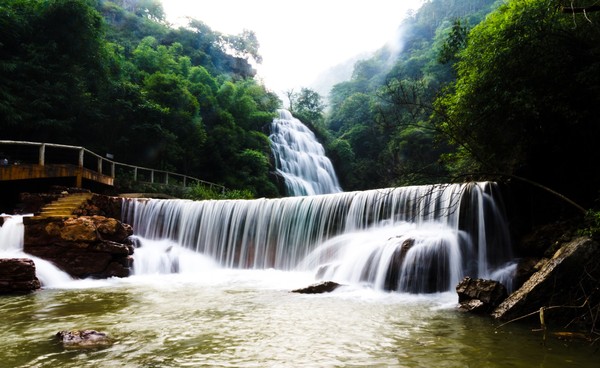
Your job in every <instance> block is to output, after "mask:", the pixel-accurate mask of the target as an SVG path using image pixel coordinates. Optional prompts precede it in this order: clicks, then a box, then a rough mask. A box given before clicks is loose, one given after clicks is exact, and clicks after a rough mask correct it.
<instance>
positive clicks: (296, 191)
mask: <svg viewBox="0 0 600 368" xmlns="http://www.w3.org/2000/svg"><path fill="white" fill-rule="evenodd" d="M278 112H279V118H276V119H273V123H272V124H271V135H270V136H269V139H270V141H271V149H272V151H273V155H274V156H275V165H276V167H277V172H278V173H279V174H280V175H281V176H282V177H283V178H284V180H285V185H286V188H287V193H288V195H291V196H304V195H318V194H329V193H339V192H341V191H342V189H341V188H340V184H339V183H338V179H337V177H336V175H335V171H334V169H333V165H332V164H331V161H330V160H329V158H327V156H325V149H324V148H323V146H322V145H321V144H320V143H319V142H318V141H317V139H316V137H315V135H314V133H313V132H312V131H310V129H308V127H306V125H304V124H302V122H301V121H300V120H298V119H296V118H294V117H293V116H292V114H291V113H290V112H289V111H287V110H279V111H278Z"/></svg>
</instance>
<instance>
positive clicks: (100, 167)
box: [98, 157, 102, 174]
mask: <svg viewBox="0 0 600 368" xmlns="http://www.w3.org/2000/svg"><path fill="white" fill-rule="evenodd" d="M98 173H99V174H102V158H101V157H98Z"/></svg>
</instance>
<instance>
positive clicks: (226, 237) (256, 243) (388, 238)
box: [123, 182, 512, 292]
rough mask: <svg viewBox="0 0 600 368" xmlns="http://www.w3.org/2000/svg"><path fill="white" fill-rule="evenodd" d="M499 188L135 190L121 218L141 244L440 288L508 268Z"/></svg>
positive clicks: (391, 284)
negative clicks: (234, 194)
mask: <svg viewBox="0 0 600 368" xmlns="http://www.w3.org/2000/svg"><path fill="white" fill-rule="evenodd" d="M497 191H498V190H497V185H496V184H495V183H488V182H484V183H470V184H448V185H434V186H414V187H404V188H389V189H381V190H369V191H364V192H348V193H338V194H331V195H320V196H309V197H289V198H277V199H257V200H222V201H215V200H213V201H190V200H147V199H146V200H141V199H137V200H136V199H127V200H124V202H123V218H124V219H125V221H126V222H128V223H130V224H132V225H133V228H134V229H135V233H136V235H137V236H139V237H140V238H141V239H142V242H141V243H142V247H145V246H146V245H145V243H144V241H143V239H151V240H165V241H170V242H172V246H166V248H165V249H167V248H168V249H169V250H168V251H169V252H173V247H181V248H187V249H188V250H193V251H194V252H197V253H200V254H202V255H204V256H208V257H210V258H212V259H213V260H214V261H215V262H216V263H218V264H220V265H222V266H225V267H231V268H259V269H265V268H276V269H283V270H291V269H301V270H309V271H313V272H315V274H316V275H318V276H319V277H320V278H323V279H329V280H334V281H338V282H352V283H359V284H368V285H372V286H373V287H375V288H380V289H386V290H399V291H408V292H437V291H447V290H450V289H451V288H453V287H454V286H455V285H456V283H457V282H458V281H459V280H460V279H461V278H462V277H463V276H466V275H469V276H472V277H490V276H491V275H492V274H493V273H494V272H496V273H497V274H503V275H506V274H507V273H506V272H501V271H502V270H504V269H505V268H504V267H505V265H506V264H507V262H508V261H510V260H511V259H512V255H511V251H510V239H509V235H508V231H507V228H506V225H505V222H504V219H503V216H502V213H501V210H500V209H499V208H498V203H497V201H496V199H495V196H496V193H497ZM171 256H172V254H170V255H169V256H168V257H165V256H164V255H163V259H167V260H169V259H172V257H171ZM172 261H173V262H174V264H175V263H176V262H178V261H177V260H172ZM136 262H138V260H137V259H136V260H135V261H134V268H135V267H136V266H135V263H136ZM139 262H144V261H139ZM170 267H171V266H167V267H165V269H167V270H168V269H169V268H170ZM171 268H172V267H171ZM505 278H506V280H501V281H504V282H507V281H510V275H508V276H505Z"/></svg>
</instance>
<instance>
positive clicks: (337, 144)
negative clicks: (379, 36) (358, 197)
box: [292, 0, 600, 207]
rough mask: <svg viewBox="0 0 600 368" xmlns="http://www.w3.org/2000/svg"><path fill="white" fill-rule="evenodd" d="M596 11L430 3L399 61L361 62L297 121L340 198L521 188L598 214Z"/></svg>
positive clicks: (527, 4) (414, 20)
mask: <svg viewBox="0 0 600 368" xmlns="http://www.w3.org/2000/svg"><path fill="white" fill-rule="evenodd" d="M591 5H595V2H594V1H574V2H573V1H563V2H561V1H556V0H511V1H494V0H478V1H454V0H431V1H426V2H424V4H423V6H422V7H421V8H420V9H419V10H418V11H417V12H415V13H413V14H411V15H410V16H409V17H407V18H406V19H405V20H404V21H403V22H402V24H401V29H402V32H400V34H401V39H399V40H398V44H399V45H401V48H400V49H399V50H400V51H399V52H398V48H394V47H390V46H386V47H383V48H382V49H381V50H379V51H378V52H377V53H376V54H375V55H374V56H373V57H372V58H370V59H367V60H363V61H360V62H358V63H357V64H356V65H355V68H354V73H353V75H352V78H351V79H350V80H349V81H346V82H343V83H339V84H337V85H335V86H334V87H333V89H332V91H331V93H330V96H329V101H330V106H329V111H328V112H327V113H322V114H320V115H319V114H316V115H315V114H314V113H313V115H312V116H311V115H310V114H304V113H303V112H302V111H300V110H298V109H297V110H296V111H295V113H296V115H299V116H301V117H302V119H303V120H305V121H307V122H308V123H309V124H310V125H311V126H312V127H313V128H314V129H315V130H316V131H318V132H320V136H321V138H322V139H323V141H325V142H326V145H327V148H328V151H329V156H330V157H331V158H332V160H333V161H334V164H335V166H336V169H337V172H338V175H339V176H340V181H341V183H342V186H343V188H344V189H345V190H356V189H366V188H374V187H388V186H398V185H409V184H421V183H435V182H451V181H456V180H458V181H462V180H468V179H495V180H500V179H503V180H504V179H506V180H521V181H527V182H529V183H535V184H536V185H539V186H543V187H546V188H552V189H553V190H555V191H558V192H560V193H562V194H564V195H566V196H567V197H569V198H571V199H573V200H575V201H577V202H579V203H581V204H582V205H583V206H587V207H592V206H593V205H594V201H595V200H596V199H597V198H598V194H599V193H598V189H599V188H600V175H598V174H597V173H596V170H595V167H594V166H595V164H594V163H595V162H597V161H598V158H600V157H599V153H598V152H599V151H598V150H597V149H596V148H595V144H596V140H597V139H598V137H600V134H599V133H600V124H598V117H597V113H596V108H595V107H596V106H598V103H599V102H600V101H599V99H600V13H598V12H594V11H593V9H594V8H593V7H592V8H589V9H588V10H592V11H586V8H585V7H587V6H591ZM573 7H575V9H573ZM302 92H306V91H304V90H303V91H302ZM296 96H297V97H298V99H301V98H302V96H306V93H300V94H297V95H296ZM292 100H293V99H292ZM317 111H318V110H317ZM320 111H321V112H323V111H325V110H324V108H323V106H321V110H320Z"/></svg>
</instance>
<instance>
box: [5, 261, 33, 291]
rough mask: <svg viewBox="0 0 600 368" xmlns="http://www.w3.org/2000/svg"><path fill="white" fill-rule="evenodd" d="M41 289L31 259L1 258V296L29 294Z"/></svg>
mask: <svg viewBox="0 0 600 368" xmlns="http://www.w3.org/2000/svg"><path fill="white" fill-rule="evenodd" d="M40 287H41V285H40V281H39V280H38V278H37V277H36V275H35V264H34V263H33V260H31V259H29V258H0V294H9V293H27V292H30V291H34V290H37V289H39V288H40Z"/></svg>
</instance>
